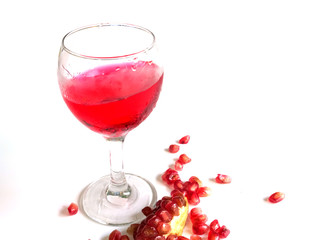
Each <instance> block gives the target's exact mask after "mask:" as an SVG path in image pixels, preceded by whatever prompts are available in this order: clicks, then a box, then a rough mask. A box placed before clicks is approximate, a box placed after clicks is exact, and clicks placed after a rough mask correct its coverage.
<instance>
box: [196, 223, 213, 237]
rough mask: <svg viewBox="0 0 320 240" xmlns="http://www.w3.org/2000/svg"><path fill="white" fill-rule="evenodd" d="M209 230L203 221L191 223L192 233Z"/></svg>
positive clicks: (203, 232)
mask: <svg viewBox="0 0 320 240" xmlns="http://www.w3.org/2000/svg"><path fill="white" fill-rule="evenodd" d="M208 230H209V226H208V225H207V224H205V223H196V224H193V225H192V232H193V234H197V235H203V234H205V233H207V232H208Z"/></svg>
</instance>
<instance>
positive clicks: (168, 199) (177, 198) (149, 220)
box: [109, 191, 187, 240]
mask: <svg viewBox="0 0 320 240" xmlns="http://www.w3.org/2000/svg"><path fill="white" fill-rule="evenodd" d="M186 205H187V201H186V199H185V197H184V195H183V194H182V193H181V192H179V191H175V192H172V194H171V196H165V197H163V198H162V199H161V200H159V201H158V202H157V203H156V205H155V207H154V208H151V207H149V206H147V207H145V208H143V209H142V213H143V214H144V215H145V216H146V218H145V219H144V220H143V221H142V222H141V223H140V224H131V225H130V226H129V228H128V230H127V232H128V233H132V234H133V238H134V239H135V240H166V239H168V240H174V239H172V238H173V236H174V234H172V235H169V236H170V238H169V236H168V237H167V238H166V237H165V236H164V235H166V234H168V233H169V232H171V225H170V222H171V220H172V219H173V218H174V217H175V216H179V214H180V209H181V208H182V207H184V206H186ZM184 221H185V220H184ZM109 240H115V239H110V238H109Z"/></svg>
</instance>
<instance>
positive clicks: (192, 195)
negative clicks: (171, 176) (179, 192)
mask: <svg viewBox="0 0 320 240" xmlns="http://www.w3.org/2000/svg"><path fill="white" fill-rule="evenodd" d="M187 198H188V201H189V203H190V204H191V205H198V204H199V203H200V198H199V196H198V194H197V193H196V192H188V193H187Z"/></svg>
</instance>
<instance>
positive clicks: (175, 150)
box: [169, 144, 180, 153]
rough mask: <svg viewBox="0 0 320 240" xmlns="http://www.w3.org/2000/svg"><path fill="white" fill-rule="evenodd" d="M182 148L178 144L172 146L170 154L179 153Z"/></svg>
mask: <svg viewBox="0 0 320 240" xmlns="http://www.w3.org/2000/svg"><path fill="white" fill-rule="evenodd" d="M179 149H180V147H179V145H177V144H171V145H170V146H169V152H170V153H177V152H178V151H179Z"/></svg>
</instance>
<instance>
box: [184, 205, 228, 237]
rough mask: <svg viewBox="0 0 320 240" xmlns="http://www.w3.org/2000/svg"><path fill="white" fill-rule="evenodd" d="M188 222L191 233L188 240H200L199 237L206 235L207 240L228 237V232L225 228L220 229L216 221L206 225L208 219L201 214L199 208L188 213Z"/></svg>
mask: <svg viewBox="0 0 320 240" xmlns="http://www.w3.org/2000/svg"><path fill="white" fill-rule="evenodd" d="M189 216H190V220H191V223H192V232H193V235H191V237H190V240H200V238H199V237H198V236H199V235H204V234H207V233H208V240H219V239H223V238H226V237H228V235H229V234H230V230H229V229H228V228H227V227H226V226H224V225H223V226H222V227H220V224H219V221H218V220H217V219H215V220H213V221H212V222H211V223H210V224H207V222H208V217H207V215H206V214H203V213H202V209H201V208H199V207H196V208H193V209H191V211H190V215H189Z"/></svg>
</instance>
